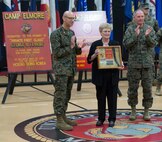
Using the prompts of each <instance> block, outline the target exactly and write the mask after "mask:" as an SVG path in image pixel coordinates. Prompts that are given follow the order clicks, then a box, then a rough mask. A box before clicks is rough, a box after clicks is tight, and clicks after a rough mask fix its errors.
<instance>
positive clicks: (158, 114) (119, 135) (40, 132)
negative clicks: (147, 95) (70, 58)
mask: <svg viewBox="0 0 162 142" xmlns="http://www.w3.org/2000/svg"><path fill="white" fill-rule="evenodd" d="M129 115H130V110H118V112H117V121H116V123H115V127H113V128H111V127H108V122H107V120H106V121H105V122H104V125H103V126H102V127H96V125H95V124H96V120H97V113H96V110H89V111H75V112H74V111H73V112H69V113H68V114H67V116H68V118H70V119H75V120H76V121H77V122H78V126H75V127H74V130H73V131H60V130H58V129H56V127H55V126H56V117H55V115H53V114H50V115H44V116H40V117H36V118H32V119H29V120H26V121H24V122H21V123H20V124H18V125H17V126H16V127H15V133H16V134H17V135H18V136H20V137H21V138H23V139H25V140H28V141H30V142H55V141H59V142H95V141H96V142H101V141H105V142H107V141H111V142H113V141H114V142H128V141H129V142H141V141H144V142H150V141H153V142H156V141H157V142H159V141H162V111H158V110H152V111H150V115H151V121H144V120H143V111H142V110H138V111H137V119H136V120H135V121H130V120H129ZM107 118H108V114H107Z"/></svg>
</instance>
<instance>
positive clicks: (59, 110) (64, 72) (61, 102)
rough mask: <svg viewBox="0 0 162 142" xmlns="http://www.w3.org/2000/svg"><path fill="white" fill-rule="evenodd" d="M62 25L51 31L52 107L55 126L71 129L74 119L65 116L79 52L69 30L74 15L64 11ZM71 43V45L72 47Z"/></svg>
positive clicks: (72, 34) (74, 123)
mask: <svg viewBox="0 0 162 142" xmlns="http://www.w3.org/2000/svg"><path fill="white" fill-rule="evenodd" d="M63 21H64V23H63V25H62V26H61V27H60V28H58V29H56V30H55V31H53V32H52V34H51V36H50V41H51V46H52V54H53V56H52V62H53V63H52V65H53V70H54V75H55V92H54V101H53V108H54V113H55V114H56V116H57V123H56V127H57V128H58V129H61V130H72V129H73V127H72V126H74V125H77V123H76V122H75V121H72V120H69V119H67V118H66V115H65V114H66V111H67V108H68V102H69V100H70V98H71V90H72V86H73V82H74V75H75V73H76V55H79V54H81V48H79V47H78V45H77V43H76V38H75V35H74V32H73V31H72V30H70V27H71V26H72V25H73V21H74V15H73V13H72V12H68V11H66V12H65V13H64V15H63ZM72 44H73V47H72Z"/></svg>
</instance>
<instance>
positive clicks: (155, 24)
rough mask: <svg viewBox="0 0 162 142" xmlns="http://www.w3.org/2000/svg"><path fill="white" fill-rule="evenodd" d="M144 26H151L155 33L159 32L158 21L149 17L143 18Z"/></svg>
mask: <svg viewBox="0 0 162 142" xmlns="http://www.w3.org/2000/svg"><path fill="white" fill-rule="evenodd" d="M145 24H147V25H149V26H151V27H152V28H153V29H154V31H155V33H156V32H157V31H158V30H159V25H158V21H157V20H156V19H154V18H152V17H151V16H149V15H148V16H147V17H145Z"/></svg>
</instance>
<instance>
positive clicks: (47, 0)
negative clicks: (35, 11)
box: [40, 0, 51, 27]
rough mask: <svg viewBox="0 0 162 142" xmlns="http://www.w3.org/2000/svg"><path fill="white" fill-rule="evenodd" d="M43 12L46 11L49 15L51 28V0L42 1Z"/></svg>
mask: <svg viewBox="0 0 162 142" xmlns="http://www.w3.org/2000/svg"><path fill="white" fill-rule="evenodd" d="M40 9H41V11H46V12H47V13H48V27H50V26H51V24H50V23H51V20H50V9H49V0H41V7H40Z"/></svg>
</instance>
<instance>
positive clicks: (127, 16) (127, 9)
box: [124, 0, 132, 25]
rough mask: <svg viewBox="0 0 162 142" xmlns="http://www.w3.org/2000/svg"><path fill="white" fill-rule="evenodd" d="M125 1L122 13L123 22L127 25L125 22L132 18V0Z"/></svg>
mask: <svg viewBox="0 0 162 142" xmlns="http://www.w3.org/2000/svg"><path fill="white" fill-rule="evenodd" d="M125 2H126V3H125V9H124V15H125V24H126V25H127V23H128V22H130V21H131V20H132V0H126V1H125Z"/></svg>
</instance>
